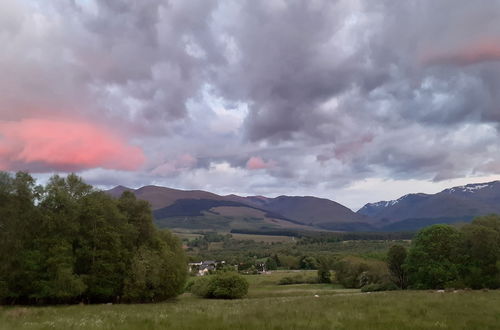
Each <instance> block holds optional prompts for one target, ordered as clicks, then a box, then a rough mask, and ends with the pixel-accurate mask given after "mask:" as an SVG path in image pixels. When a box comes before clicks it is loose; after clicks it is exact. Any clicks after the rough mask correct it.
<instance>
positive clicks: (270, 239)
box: [231, 233, 296, 243]
mask: <svg viewBox="0 0 500 330" xmlns="http://www.w3.org/2000/svg"><path fill="white" fill-rule="evenodd" d="M231 236H232V237H233V238H234V239H241V240H251V241H255V242H264V243H278V242H294V241H295V239H296V238H295V237H292V236H276V235H250V234H234V233H233V234H231Z"/></svg>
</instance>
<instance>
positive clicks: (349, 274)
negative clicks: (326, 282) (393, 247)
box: [335, 257, 389, 288]
mask: <svg viewBox="0 0 500 330" xmlns="http://www.w3.org/2000/svg"><path fill="white" fill-rule="evenodd" d="M335 276H336V279H337V281H338V282H339V283H340V284H342V285H343V286H344V287H346V288H362V287H363V286H365V285H368V284H371V283H385V282H388V281H389V271H388V269H387V265H386V264H385V263H384V262H382V261H378V260H367V259H362V258H358V257H346V258H344V259H343V260H341V261H340V262H339V263H337V264H336V265H335Z"/></svg>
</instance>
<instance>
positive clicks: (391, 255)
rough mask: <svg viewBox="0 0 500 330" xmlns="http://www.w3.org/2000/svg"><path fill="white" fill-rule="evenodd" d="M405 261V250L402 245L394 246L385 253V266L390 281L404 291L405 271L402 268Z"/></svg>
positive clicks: (405, 284)
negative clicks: (387, 269)
mask: <svg viewBox="0 0 500 330" xmlns="http://www.w3.org/2000/svg"><path fill="white" fill-rule="evenodd" d="M405 261H406V248H405V247H404V246H402V245H399V244H396V245H393V246H391V247H390V248H389V252H388V253H387V266H388V268H389V272H390V274H391V280H392V281H393V282H394V284H396V285H397V286H398V287H399V288H400V289H406V287H407V285H408V283H407V276H406V270H405V268H404V267H403V265H404V263H405Z"/></svg>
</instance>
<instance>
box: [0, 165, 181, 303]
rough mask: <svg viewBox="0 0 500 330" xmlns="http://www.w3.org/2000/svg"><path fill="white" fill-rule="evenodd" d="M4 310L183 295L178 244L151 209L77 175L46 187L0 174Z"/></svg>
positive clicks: (0, 299) (54, 179) (25, 178)
mask: <svg viewBox="0 0 500 330" xmlns="http://www.w3.org/2000/svg"><path fill="white" fill-rule="evenodd" d="M0 260H2V262H1V263H0V302H8V303H17V304H44V303H73V302H79V301H81V300H84V301H87V302H92V303H95V302H108V301H120V300H121V298H122V297H123V299H125V300H126V301H130V302H142V301H159V300H163V299H167V298H170V297H173V296H175V295H177V294H179V293H180V292H181V291H182V289H183V287H184V282H185V279H186V273H187V267H186V259H185V255H184V252H183V250H182V247H181V244H180V242H179V240H178V239H177V238H176V237H174V236H172V235H171V234H170V232H168V231H159V230H157V229H156V228H155V227H154V225H153V222H152V214H151V209H150V208H149V204H148V203H146V202H144V201H140V200H137V199H136V198H135V196H134V195H132V194H130V193H128V194H127V193H125V194H124V196H122V198H120V199H119V200H115V199H113V198H111V197H110V196H108V195H106V194H105V193H103V192H100V191H96V190H95V189H93V188H92V186H90V185H88V184H86V183H85V182H83V181H82V179H81V178H79V177H78V176H76V175H74V174H70V175H68V176H67V177H66V178H63V177H59V176H53V177H51V178H50V180H49V182H48V183H47V185H46V186H45V187H42V186H38V185H36V182H35V180H34V179H33V178H32V177H31V176H30V175H29V174H27V173H23V172H19V173H17V174H16V175H15V176H11V175H9V174H8V173H3V172H0Z"/></svg>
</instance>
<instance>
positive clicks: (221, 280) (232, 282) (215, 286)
mask: <svg viewBox="0 0 500 330" xmlns="http://www.w3.org/2000/svg"><path fill="white" fill-rule="evenodd" d="M190 291H191V293H193V294H195V295H197V296H200V297H204V298H215V299H238V298H242V297H244V296H245V295H246V294H247V293H248V282H247V280H245V279H244V278H243V277H242V276H240V275H238V274H236V273H229V272H225V273H220V274H216V275H213V276H204V277H200V278H198V279H196V280H195V281H194V283H193V284H192V285H191V288H190Z"/></svg>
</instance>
